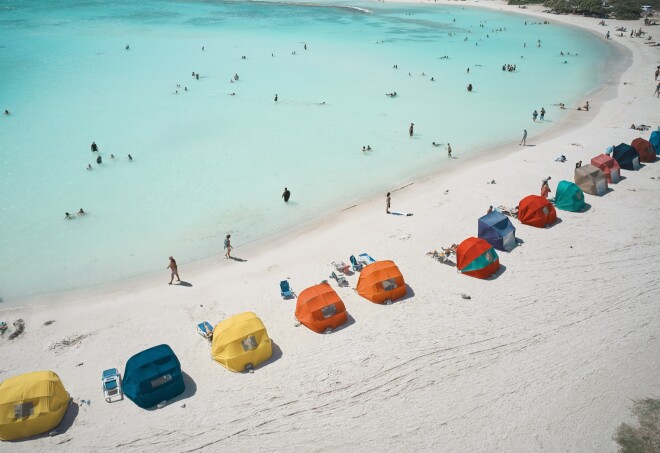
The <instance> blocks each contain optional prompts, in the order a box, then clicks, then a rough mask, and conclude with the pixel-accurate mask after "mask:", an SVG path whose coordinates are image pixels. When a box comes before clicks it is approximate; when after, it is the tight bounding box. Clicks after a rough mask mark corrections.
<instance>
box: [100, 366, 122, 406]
mask: <svg viewBox="0 0 660 453" xmlns="http://www.w3.org/2000/svg"><path fill="white" fill-rule="evenodd" d="M101 384H102V385H103V397H104V398H105V400H106V401H107V402H108V403H111V402H112V401H113V399H114V398H118V399H117V401H121V400H123V399H124V392H122V390H121V376H120V374H119V371H117V368H110V369H108V370H105V371H104V372H103V374H102V375H101Z"/></svg>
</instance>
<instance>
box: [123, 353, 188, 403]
mask: <svg viewBox="0 0 660 453" xmlns="http://www.w3.org/2000/svg"><path fill="white" fill-rule="evenodd" d="M122 387H123V388H124V395H126V396H127V397H128V398H129V399H130V400H131V401H133V402H134V403H135V404H137V405H138V406H140V407H141V408H143V409H147V408H150V407H153V406H155V405H156V404H158V403H160V402H161V401H166V400H169V399H172V398H174V397H175V396H177V395H180V394H181V393H183V391H184V390H185V388H186V386H185V384H184V382H183V374H182V373H181V364H180V363H179V359H178V358H177V356H176V355H175V354H174V351H172V348H170V347H169V346H168V345H166V344H161V345H158V346H154V347H153V348H149V349H145V350H144V351H142V352H138V353H137V354H135V355H134V356H133V357H131V358H130V359H128V362H126V369H125V371H124V379H123V382H122Z"/></svg>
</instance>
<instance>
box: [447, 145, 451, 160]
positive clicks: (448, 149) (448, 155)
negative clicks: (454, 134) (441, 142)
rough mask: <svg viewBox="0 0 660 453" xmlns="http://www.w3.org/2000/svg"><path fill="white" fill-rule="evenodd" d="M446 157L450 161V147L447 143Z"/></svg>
mask: <svg viewBox="0 0 660 453" xmlns="http://www.w3.org/2000/svg"><path fill="white" fill-rule="evenodd" d="M447 157H448V158H450V159H451V145H450V144H449V143H447Z"/></svg>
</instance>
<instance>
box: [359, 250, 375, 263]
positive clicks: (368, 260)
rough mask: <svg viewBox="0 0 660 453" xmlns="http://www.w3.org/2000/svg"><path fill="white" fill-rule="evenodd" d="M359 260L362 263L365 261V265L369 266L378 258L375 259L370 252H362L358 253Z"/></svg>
mask: <svg viewBox="0 0 660 453" xmlns="http://www.w3.org/2000/svg"><path fill="white" fill-rule="evenodd" d="M358 260H359V261H360V262H361V263H363V264H364V265H365V266H368V265H370V264H372V263H375V262H376V260H375V259H373V258H372V257H371V256H370V255H369V254H368V253H360V254H359V255H358Z"/></svg>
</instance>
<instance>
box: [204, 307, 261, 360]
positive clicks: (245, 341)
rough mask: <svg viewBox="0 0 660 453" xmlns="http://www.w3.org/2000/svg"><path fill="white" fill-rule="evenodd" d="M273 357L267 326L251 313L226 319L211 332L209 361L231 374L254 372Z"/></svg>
mask: <svg viewBox="0 0 660 453" xmlns="http://www.w3.org/2000/svg"><path fill="white" fill-rule="evenodd" d="M272 354H273V350H272V346H271V341H270V338H268V333H267V332H266V326H264V323H263V322H261V319H259V318H258V317H257V315H255V314H254V313H252V312H250V311H248V312H245V313H240V314H238V315H234V316H232V317H231V318H227V319H225V320H224V321H222V322H220V323H219V324H218V325H217V326H215V329H213V345H212V346H211V357H213V360H215V361H216V362H218V363H220V364H222V365H224V366H225V367H227V368H228V369H229V370H231V371H244V370H246V369H248V370H249V369H251V368H256V367H257V365H259V364H260V363H262V362H263V361H265V360H268V359H269V358H270V356H271V355H272Z"/></svg>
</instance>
